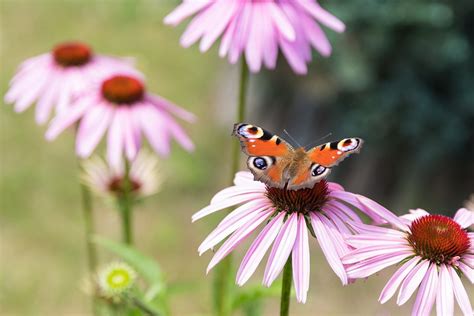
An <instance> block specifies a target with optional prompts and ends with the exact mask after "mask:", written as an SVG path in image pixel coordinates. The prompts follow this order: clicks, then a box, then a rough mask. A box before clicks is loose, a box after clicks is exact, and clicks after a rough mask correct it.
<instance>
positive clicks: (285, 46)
mask: <svg viewBox="0 0 474 316" xmlns="http://www.w3.org/2000/svg"><path fill="white" fill-rule="evenodd" d="M279 43H280V47H281V50H282V52H283V55H285V57H286V60H287V61H288V64H290V66H291V69H293V71H294V72H295V73H297V74H299V75H304V74H306V73H307V72H308V68H307V66H306V62H305V59H304V57H303V56H302V54H301V52H300V51H298V50H297V49H295V46H294V45H292V44H291V43H290V42H288V41H286V40H285V39H283V38H282V37H281V36H280V37H279Z"/></svg>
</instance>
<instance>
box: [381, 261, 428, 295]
mask: <svg viewBox="0 0 474 316" xmlns="http://www.w3.org/2000/svg"><path fill="white" fill-rule="evenodd" d="M418 261H420V258H418V257H413V258H411V259H410V260H408V261H407V262H405V263H404V264H402V266H401V267H400V268H399V269H398V270H397V272H395V273H394V274H393V275H392V277H391V278H390V280H388V282H387V284H386V285H385V287H384V288H383V290H382V292H381V293H380V296H379V302H380V303H381V304H384V303H385V302H387V301H388V300H389V299H390V298H392V296H393V295H394V294H395V292H396V291H397V289H398V287H399V286H400V284H401V283H402V282H403V280H404V279H405V277H406V276H407V275H408V274H409V273H410V272H411V270H412V269H413V268H414V267H415V266H416V265H417V264H418Z"/></svg>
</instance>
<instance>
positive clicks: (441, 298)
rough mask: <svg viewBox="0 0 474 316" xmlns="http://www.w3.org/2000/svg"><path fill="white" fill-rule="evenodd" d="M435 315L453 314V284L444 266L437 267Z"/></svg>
mask: <svg viewBox="0 0 474 316" xmlns="http://www.w3.org/2000/svg"><path fill="white" fill-rule="evenodd" d="M436 314H437V315H438V316H443V315H453V314H454V296H453V283H452V281H451V276H450V275H449V271H448V268H447V267H446V265H444V264H441V265H440V267H439V284H438V291H437V294H436Z"/></svg>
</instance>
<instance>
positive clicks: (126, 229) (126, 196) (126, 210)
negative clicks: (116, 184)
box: [118, 159, 133, 245]
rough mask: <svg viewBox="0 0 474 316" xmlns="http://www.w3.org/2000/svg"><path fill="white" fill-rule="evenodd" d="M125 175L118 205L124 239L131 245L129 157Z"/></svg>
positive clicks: (126, 161)
mask: <svg viewBox="0 0 474 316" xmlns="http://www.w3.org/2000/svg"><path fill="white" fill-rule="evenodd" d="M123 177H124V178H123V192H121V194H120V195H119V197H118V205H119V209H120V216H121V219H122V241H123V242H124V243H125V244H127V245H131V244H132V243H133V234H132V199H131V193H132V184H131V182H130V165H129V162H128V160H127V159H125V172H124V176H123Z"/></svg>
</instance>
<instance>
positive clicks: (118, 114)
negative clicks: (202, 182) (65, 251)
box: [46, 73, 195, 166]
mask: <svg viewBox="0 0 474 316" xmlns="http://www.w3.org/2000/svg"><path fill="white" fill-rule="evenodd" d="M172 114H174V115H176V116H177V117H179V118H181V119H183V120H185V121H188V122H193V121H194V120H195V116H194V115H193V114H191V113H189V112H187V111H185V110H184V109H182V108H180V107H178V106H176V105H174V104H173V103H171V102H170V101H168V100H166V99H164V98H162V97H160V96H157V95H153V94H150V93H148V92H146V89H145V86H144V82H143V81H142V79H141V78H139V77H138V76H137V75H136V73H133V74H129V73H116V74H114V75H111V76H110V77H108V78H106V80H104V81H103V82H102V85H98V86H97V87H95V88H93V89H90V91H89V92H88V93H87V94H83V95H81V96H80V97H79V98H78V99H77V100H76V102H74V104H73V105H72V107H71V108H70V109H69V110H67V111H64V112H62V113H60V114H59V115H58V116H56V117H55V118H54V119H53V120H52V121H51V124H50V126H49V128H48V130H47V131H46V139H48V140H54V139H55V138H56V137H57V136H58V135H59V134H60V133H61V132H62V131H63V130H64V129H66V128H67V127H69V126H72V125H73V124H74V123H76V122H78V129H77V137H76V152H77V154H78V156H80V157H82V158H86V157H88V156H89V155H90V154H91V153H92V152H93V150H94V149H95V148H96V147H97V145H98V143H99V142H100V140H101V139H102V137H103V136H104V134H105V132H106V131H107V130H108V134H107V159H108V161H109V163H110V164H111V165H113V166H120V164H121V162H122V154H123V152H125V156H126V157H127V158H128V159H129V160H133V159H134V158H135V155H136V154H137V152H138V150H139V148H140V146H141V139H142V133H143V134H144V136H145V137H146V138H147V139H148V142H149V143H150V145H151V147H152V148H153V149H154V150H155V151H156V152H157V153H159V154H161V155H165V156H166V155H168V153H169V151H170V142H171V138H174V139H176V141H177V142H178V143H179V144H180V145H181V146H182V147H183V148H184V149H186V150H188V151H191V150H193V149H194V145H193V143H192V142H191V140H190V139H189V137H188V136H187V135H186V133H185V132H184V130H183V129H182V127H181V126H180V125H178V123H177V122H176V121H175V119H174V118H173V116H172Z"/></svg>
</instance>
